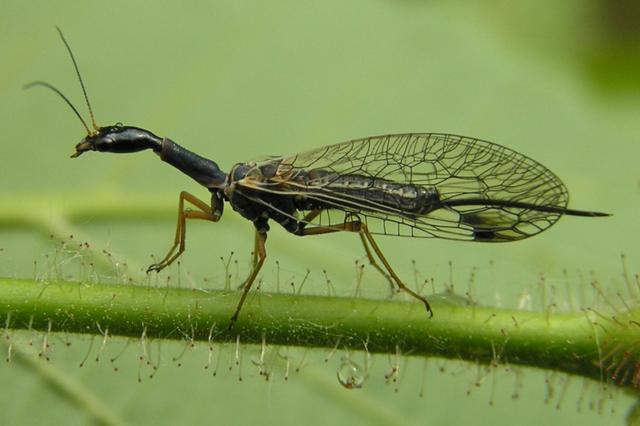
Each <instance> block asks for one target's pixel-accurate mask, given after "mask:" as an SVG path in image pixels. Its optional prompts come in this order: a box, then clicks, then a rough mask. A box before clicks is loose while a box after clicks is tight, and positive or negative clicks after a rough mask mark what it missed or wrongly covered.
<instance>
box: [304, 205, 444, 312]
mask: <svg viewBox="0 0 640 426" xmlns="http://www.w3.org/2000/svg"><path fill="white" fill-rule="evenodd" d="M311 213H313V212H311ZM311 213H310V214H311ZM314 217H315V216H314ZM339 231H347V232H357V233H359V234H360V239H361V241H362V245H363V246H364V250H365V252H366V253H367V257H368V258H369V262H371V264H372V265H373V266H374V267H375V268H376V269H377V270H378V271H380V273H382V274H383V275H384V276H385V277H387V278H389V277H390V279H391V280H393V282H394V283H395V284H396V285H397V286H398V288H399V289H400V290H402V291H406V292H407V293H409V294H410V295H411V296H413V297H415V298H416V299H418V300H419V301H421V302H422V303H424V306H425V308H427V312H428V313H429V316H431V317H432V316H433V310H431V305H429V302H428V301H427V299H426V298H425V297H424V296H421V295H419V294H418V293H416V292H415V291H413V290H411V289H410V288H409V287H407V286H406V285H404V283H403V282H402V280H400V278H399V277H398V275H397V274H396V273H395V271H394V270H393V268H391V265H390V264H389V262H388V261H387V259H386V258H385V257H384V254H382V250H380V247H379V246H378V244H377V243H376V241H375V240H374V239H373V235H371V233H370V232H369V230H368V229H367V225H366V224H365V223H362V222H361V221H359V220H354V221H345V222H344V223H342V224H340V225H336V226H319V227H315V228H309V229H305V230H304V231H303V234H302V235H320V234H328V233H331V232H339ZM369 245H371V248H372V249H373V251H374V252H375V254H376V255H377V256H378V259H379V260H380V262H382V264H383V265H384V267H385V268H386V270H387V273H385V272H384V271H383V270H382V268H381V267H380V265H378V264H377V262H376V260H375V258H374V257H373V253H371V250H370V249H369Z"/></svg>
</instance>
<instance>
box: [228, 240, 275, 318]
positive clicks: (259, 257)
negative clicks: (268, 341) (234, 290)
mask: <svg viewBox="0 0 640 426" xmlns="http://www.w3.org/2000/svg"><path fill="white" fill-rule="evenodd" d="M266 240H267V234H266V233H260V232H257V231H256V239H255V247H254V249H253V270H252V271H251V273H250V274H249V277H248V278H247V280H246V281H245V282H244V284H243V285H242V287H243V288H242V295H241V296H240V301H239V302H238V306H236V310H235V312H234V313H233V316H231V322H230V323H229V327H228V329H229V330H231V329H232V328H233V326H234V325H235V323H236V321H237V320H238V315H240V310H241V309H242V305H243V304H244V301H245V299H246V298H247V294H248V293H249V290H251V286H252V285H253V282H254V281H255V280H256V277H257V276H258V272H260V269H262V264H263V263H264V260H265V259H266V258H267V250H266V249H265V246H264V243H265V241H266Z"/></svg>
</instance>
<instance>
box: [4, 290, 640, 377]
mask: <svg viewBox="0 0 640 426" xmlns="http://www.w3.org/2000/svg"><path fill="white" fill-rule="evenodd" d="M238 299H239V292H228V291H220V290H196V289H180V288H157V287H142V286H135V285H105V284H81V283H75V282H49V283H42V282H36V281H33V280H26V279H7V278H3V279H0V315H2V317H3V318H5V324H6V327H7V328H11V329H32V330H38V331H43V332H57V331H61V332H65V333H86V334H94V335H95V334H100V333H108V334H109V335H110V336H116V335H119V336H129V337H137V338H150V339H151V338H153V339H184V340H191V339H192V340H205V341H206V340H208V339H209V338H211V339H212V340H215V341H235V339H236V338H237V336H240V339H241V341H242V342H244V343H260V342H262V341H263V339H265V341H266V342H267V343H269V344H278V345H295V346H307V347H327V348H333V347H334V346H335V345H336V343H337V342H338V341H339V343H340V345H341V346H344V347H349V348H353V349H361V350H364V349H366V350H368V351H369V352H381V353H397V352H400V353H402V354H410V355H422V356H438V357H444V358H454V359H463V360H469V361H474V362H479V363H483V364H497V363H511V364H520V365H527V366H534V367H541V368H550V369H555V370H561V371H564V372H567V373H571V374H578V375H582V376H586V377H591V378H595V379H598V380H606V381H609V380H612V381H613V382H617V383H618V384H621V385H624V386H630V387H636V388H637V387H638V383H637V380H638V376H639V375H640V372H638V371H637V370H635V368H636V367H635V366H636V365H637V364H638V362H640V359H639V358H638V354H637V353H636V349H637V348H636V347H637V342H639V341H640V326H639V324H640V321H639V320H640V309H639V308H637V307H636V308H635V309H632V310H629V311H628V312H626V313H618V314H616V315H615V316H604V315H601V314H600V313H597V312H596V311H593V310H585V311H582V312H578V313H573V314H559V313H550V312H524V311H515V310H507V309H498V308H488V307H480V306H468V305H466V304H465V303H451V300H452V299H451V298H446V297H442V296H441V297H432V306H433V309H434V311H435V313H436V314H435V317H434V318H432V319H429V318H428V316H427V314H426V312H425V310H424V307H423V306H422V305H421V304H419V303H415V302H401V301H386V300H385V301H382V300H367V299H361V298H336V297H320V296H302V295H288V294H271V293H260V292H253V293H252V294H251V295H250V297H249V298H248V299H247V303H246V304H245V306H244V308H243V310H242V313H241V315H240V319H239V321H238V322H237V324H236V326H235V328H234V329H233V330H231V331H229V330H227V327H228V325H229V317H230V315H231V313H232V312H233V310H234V308H235V306H236V304H237V302H238ZM634 380H635V381H634Z"/></svg>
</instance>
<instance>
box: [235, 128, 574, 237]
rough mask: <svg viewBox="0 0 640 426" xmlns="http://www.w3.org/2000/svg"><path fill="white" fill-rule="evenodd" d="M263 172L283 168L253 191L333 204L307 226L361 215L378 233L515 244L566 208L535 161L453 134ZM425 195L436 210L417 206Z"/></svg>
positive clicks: (320, 153) (359, 147)
mask: <svg viewBox="0 0 640 426" xmlns="http://www.w3.org/2000/svg"><path fill="white" fill-rule="evenodd" d="M265 165H267V166H268V167H271V168H274V167H276V168H277V169H276V170H275V172H274V173H269V174H268V175H269V176H270V177H269V178H268V179H264V180H262V181H256V180H252V181H251V183H250V184H249V183H245V185H246V186H247V187H248V188H249V187H250V188H251V189H252V190H254V191H255V190H257V191H261V192H269V193H272V194H279V195H293V196H297V197H304V198H305V199H307V200H310V201H312V202H315V203H317V204H320V205H325V206H330V208H329V207H327V208H325V209H323V212H322V214H320V215H319V216H318V217H317V218H316V219H315V220H314V221H313V223H311V224H310V226H332V225H336V224H338V223H342V222H343V221H344V220H345V215H346V216H349V215H353V214H355V215H357V216H358V217H360V218H361V220H363V221H364V222H365V223H366V224H367V225H368V227H369V230H370V231H371V232H372V233H374V234H384V235H397V236H411V237H437V238H447V239H455V240H471V241H491V242H501V241H513V240H518V239H522V238H526V237H529V236H532V235H535V234H537V233H539V232H542V231H543V230H545V229H546V228H548V227H549V226H551V225H552V224H553V223H555V222H556V221H557V220H558V218H559V217H560V216H561V215H562V214H563V213H564V212H565V210H566V207H567V202H568V193H567V190H566V188H565V186H564V185H563V183H562V182H561V181H560V179H558V177H557V176H555V175H554V174H553V173H552V172H550V171H549V170H548V169H546V168H545V167H544V166H542V165H541V164H539V163H538V162H536V161H534V160H532V159H530V158H528V157H526V156H524V155H522V154H520V153H518V152H515V151H513V150H511V149H509V148H506V147H504V146H501V145H497V144H494V143H491V142H487V141H483V140H478V139H473V138H467V137H463V136H456V135H449V134H435V133H423V134H397V135H385V136H376V137H370V138H365V139H358V140H352V141H348V142H344V143H340V144H336V145H330V146H326V147H323V148H319V149H316V150H312V151H307V152H303V153H300V154H296V155H293V156H290V157H281V158H276V159H269V160H266V161H265V162H263V163H261V164H258V167H264V166H265ZM425 194H426V195H425ZM420 197H422V200H423V201H424V200H426V201H428V202H429V203H430V204H429V203H427V204H424V205H423V206H422V208H420V206H419V205H418V204H416V203H418V201H419V199H420ZM429 197H430V198H429ZM257 201H258V202H262V203H264V201H260V200H257Z"/></svg>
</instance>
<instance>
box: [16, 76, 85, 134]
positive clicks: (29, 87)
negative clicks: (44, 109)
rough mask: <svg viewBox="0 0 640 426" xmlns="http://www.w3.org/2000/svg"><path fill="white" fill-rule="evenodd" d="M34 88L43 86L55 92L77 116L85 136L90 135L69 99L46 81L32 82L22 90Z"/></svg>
mask: <svg viewBox="0 0 640 426" xmlns="http://www.w3.org/2000/svg"><path fill="white" fill-rule="evenodd" d="M35 86H43V87H46V88H48V89H51V90H53V91H54V92H56V93H57V94H58V95H59V96H60V97H61V98H62V99H64V101H65V102H66V103H67V105H69V106H70V107H71V109H72V110H73V112H75V113H76V115H77V116H78V118H79V119H80V121H81V122H82V125H83V126H84V128H85V129H86V130H87V134H88V135H90V134H92V132H91V130H89V126H87V123H86V122H85V121H84V119H83V118H82V116H81V115H80V113H79V112H78V110H77V109H76V107H74V106H73V104H72V103H71V101H70V100H69V99H67V97H66V96H65V95H63V94H62V92H61V91H60V90H58V89H57V88H56V87H55V86H53V85H51V84H49V83H47V82H46V81H33V82H31V83H29V84H25V85H24V89H25V90H26V89H31V88H32V87H35Z"/></svg>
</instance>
